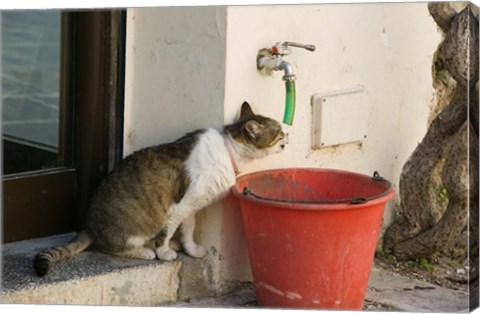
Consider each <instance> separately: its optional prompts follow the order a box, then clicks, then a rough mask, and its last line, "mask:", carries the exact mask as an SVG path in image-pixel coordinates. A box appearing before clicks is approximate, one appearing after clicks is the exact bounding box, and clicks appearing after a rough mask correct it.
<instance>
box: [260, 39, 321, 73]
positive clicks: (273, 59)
mask: <svg viewBox="0 0 480 314" xmlns="http://www.w3.org/2000/svg"><path fill="white" fill-rule="evenodd" d="M290 47H297V48H303V49H306V50H308V51H315V49H316V47H315V46H314V45H304V44H298V43H294V42H291V41H284V42H277V43H276V44H275V45H273V46H272V48H270V49H266V48H264V49H260V51H259V52H258V54H257V69H259V70H264V71H265V72H266V73H267V74H271V72H272V71H284V75H283V80H284V81H294V80H295V79H296V76H295V74H293V67H292V65H291V64H290V63H289V62H287V61H285V60H283V59H282V57H283V56H286V55H289V54H290V49H289V48H290Z"/></svg>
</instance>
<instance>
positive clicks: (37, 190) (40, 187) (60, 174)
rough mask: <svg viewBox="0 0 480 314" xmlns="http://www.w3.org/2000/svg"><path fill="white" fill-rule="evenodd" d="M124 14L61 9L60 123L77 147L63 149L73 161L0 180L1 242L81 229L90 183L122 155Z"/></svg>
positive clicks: (95, 181) (98, 180) (90, 187)
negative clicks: (0, 194)
mask: <svg viewBox="0 0 480 314" xmlns="http://www.w3.org/2000/svg"><path fill="white" fill-rule="evenodd" d="M125 17H126V13H125V11H124V10H101V11H99V10H91V11H81V12H67V13H64V18H63V21H62V24H63V26H64V27H65V29H67V30H68V34H69V35H68V36H69V37H70V36H71V37H70V38H71V39H72V40H69V42H68V44H67V45H63V46H64V48H63V54H62V55H63V57H62V62H64V65H65V64H68V65H69V66H63V67H62V73H61V77H62V82H68V83H67V84H62V96H61V101H62V102H63V103H66V104H70V106H61V107H63V109H61V110H60V113H61V114H62V116H63V117H64V119H62V121H63V122H64V123H62V125H61V126H60V128H61V129H63V131H64V134H66V136H72V137H73V147H74V149H69V148H68V147H60V153H61V154H63V156H65V157H66V158H71V159H72V160H73V167H63V168H56V169H52V170H49V171H46V172H38V173H32V174H30V175H27V176H25V175H22V176H18V177H10V178H6V179H3V180H2V184H3V187H2V188H3V190H2V192H3V208H2V209H3V211H2V212H3V215H2V224H3V228H2V231H3V238H2V240H3V242H12V241H18V240H24V239H29V238H35V237H41V236H48V235H53V234H59V233H64V232H70V231H74V230H78V228H79V227H81V221H82V219H83V216H84V213H85V211H86V209H87V207H88V203H89V199H90V198H91V195H92V193H93V191H94V190H95V188H96V187H97V186H98V184H99V182H100V181H101V180H102V178H103V177H105V175H106V174H107V173H108V172H109V171H110V170H111V169H112V168H113V167H114V166H115V164H116V163H117V162H118V161H119V160H120V159H121V158H122V150H123V147H122V144H123V102H124V101H123V100H124V97H123V93H124V73H125V33H126V32H125V29H126V28H125V26H126V25H125V24H126V18H125ZM65 38H66V37H65V36H64V37H63V39H64V40H65ZM67 77H68V78H69V79H67ZM67 108H68V109H67Z"/></svg>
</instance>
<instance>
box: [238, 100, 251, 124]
mask: <svg viewBox="0 0 480 314" xmlns="http://www.w3.org/2000/svg"><path fill="white" fill-rule="evenodd" d="M254 115H255V113H253V110H252V107H250V104H249V103H248V102H246V101H244V102H243V104H242V109H241V110H240V120H244V119H247V118H250V117H251V116H254Z"/></svg>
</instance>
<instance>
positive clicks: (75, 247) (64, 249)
mask: <svg viewBox="0 0 480 314" xmlns="http://www.w3.org/2000/svg"><path fill="white" fill-rule="evenodd" d="M91 243H92V238H91V237H90V235H88V233H86V232H80V233H79V234H78V235H77V236H76V237H74V238H73V239H72V240H71V241H70V242H68V243H67V244H64V245H59V246H54V247H52V248H49V249H45V250H43V251H41V252H40V253H38V254H37V255H36V256H35V261H34V262H33V268H34V269H35V273H37V275H38V276H40V277H43V276H45V275H46V274H47V273H48V271H49V270H50V268H51V267H52V264H53V263H55V262H57V261H59V260H62V259H65V258H68V257H70V256H73V255H75V254H78V253H80V252H82V251H84V250H85V249H87V248H88V247H89V246H90V244H91Z"/></svg>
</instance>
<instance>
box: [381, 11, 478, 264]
mask: <svg viewBox="0 0 480 314" xmlns="http://www.w3.org/2000/svg"><path fill="white" fill-rule="evenodd" d="M429 11H430V14H431V15H432V17H433V18H434V20H435V21H436V22H437V24H438V25H439V27H440V28H441V29H442V30H443V32H444V33H445V38H444V41H443V42H442V43H441V44H440V46H439V50H438V53H437V57H438V58H439V60H436V64H437V65H438V64H440V66H443V70H444V72H445V71H448V74H449V75H450V76H451V77H452V78H453V79H454V80H455V82H454V83H455V84H456V87H455V91H454V94H453V98H452V99H451V100H450V102H449V103H448V105H447V106H446V107H445V108H443V110H441V111H440V112H439V113H438V114H437V116H436V117H435V118H434V119H433V121H432V122H431V124H430V126H429V128H428V131H427V133H426V135H425V137H424V138H423V140H422V141H421V143H420V144H419V145H418V146H417V147H416V149H415V150H414V152H413V153H412V155H411V156H410V158H409V160H408V161H407V162H406V163H405V165H404V167H403V169H402V174H401V176H400V202H401V203H400V214H399V216H398V217H397V218H396V219H395V221H394V223H393V224H392V225H391V226H390V227H389V228H388V229H387V231H386V233H385V236H384V248H385V249H389V250H391V251H392V253H393V254H394V255H395V256H396V257H397V258H398V259H400V260H408V259H419V258H429V257H431V256H432V255H434V254H438V253H441V252H442V251H444V250H445V249H447V248H448V247H449V246H450V245H451V243H453V242H455V241H457V240H458V237H459V236H460V235H461V234H463V235H465V236H466V232H465V231H466V229H467V223H468V222H469V217H470V219H471V220H470V221H472V218H474V217H476V219H477V220H476V221H478V170H479V169H478V20H477V18H476V17H475V16H474V15H473V14H472V11H471V9H470V7H469V6H467V7H466V8H464V9H463V10H462V11H461V12H459V13H457V12H456V11H455V9H454V8H453V7H452V6H451V5H450V3H430V4H429ZM441 191H447V192H448V199H447V200H445V198H446V197H444V198H443V199H442V197H440V195H441ZM469 209H470V212H469ZM469 230H470V237H471V238H472V237H473V238H474V239H478V225H476V226H475V225H470V228H469ZM476 241H477V243H478V240H476ZM464 243H465V244H464V245H465V250H467V239H466V238H465V241H464ZM466 256H467V255H466V252H465V256H464V257H466Z"/></svg>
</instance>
